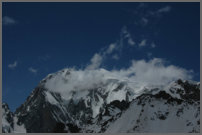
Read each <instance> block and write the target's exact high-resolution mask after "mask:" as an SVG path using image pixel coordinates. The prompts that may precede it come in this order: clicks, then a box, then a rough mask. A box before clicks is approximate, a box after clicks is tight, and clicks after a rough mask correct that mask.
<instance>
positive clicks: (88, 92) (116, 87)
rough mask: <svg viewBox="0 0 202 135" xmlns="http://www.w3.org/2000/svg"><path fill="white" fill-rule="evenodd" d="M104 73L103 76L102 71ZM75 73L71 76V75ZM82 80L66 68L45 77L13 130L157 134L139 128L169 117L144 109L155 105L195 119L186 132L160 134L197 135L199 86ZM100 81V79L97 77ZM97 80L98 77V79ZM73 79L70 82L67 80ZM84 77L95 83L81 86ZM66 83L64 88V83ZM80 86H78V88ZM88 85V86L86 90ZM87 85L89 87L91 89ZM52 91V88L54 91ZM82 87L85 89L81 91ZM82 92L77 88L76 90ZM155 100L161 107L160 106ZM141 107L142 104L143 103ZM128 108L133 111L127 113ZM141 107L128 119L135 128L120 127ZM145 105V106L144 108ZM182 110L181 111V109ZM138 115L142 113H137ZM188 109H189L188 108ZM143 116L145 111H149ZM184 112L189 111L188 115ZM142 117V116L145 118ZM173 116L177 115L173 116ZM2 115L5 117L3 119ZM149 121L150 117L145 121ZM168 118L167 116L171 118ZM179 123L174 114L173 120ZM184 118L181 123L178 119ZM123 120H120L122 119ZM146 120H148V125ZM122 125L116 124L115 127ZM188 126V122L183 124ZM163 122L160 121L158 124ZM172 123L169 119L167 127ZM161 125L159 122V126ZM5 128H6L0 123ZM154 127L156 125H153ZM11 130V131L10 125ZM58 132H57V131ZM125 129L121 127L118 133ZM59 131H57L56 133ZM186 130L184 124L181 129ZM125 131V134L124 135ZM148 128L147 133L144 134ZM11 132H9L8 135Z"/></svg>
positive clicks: (18, 111)
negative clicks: (192, 113)
mask: <svg viewBox="0 0 202 135" xmlns="http://www.w3.org/2000/svg"><path fill="white" fill-rule="evenodd" d="M102 72H105V71H102ZM75 74H76V73H75ZM84 75H86V76H87V77H86V76H82V77H80V78H81V79H79V78H78V84H77V82H73V81H75V76H74V72H72V71H71V70H68V69H64V70H61V71H59V72H57V73H55V74H49V75H48V76H47V77H45V78H44V79H43V80H42V81H40V83H39V85H38V86H37V87H36V88H35V89H34V90H33V91H32V93H31V94H30V96H28V98H27V99H26V101H25V102H24V104H22V105H21V106H20V107H19V108H17V109H16V111H15V113H14V114H13V115H15V117H16V118H17V120H16V123H17V124H15V125H19V126H22V125H23V126H24V130H21V131H25V130H26V132H28V133H40V132H41V133H45V132H89V133H91V132H99V133H101V132H112V133H114V132H160V131H161V129H159V131H158V130H157V129H155V128H153V129H154V130H152V129H149V128H148V127H147V128H145V127H144V126H142V125H145V120H144V119H147V121H146V125H149V127H151V123H152V122H151V121H153V120H151V119H156V121H157V123H158V120H159V119H160V120H163V119H164V120H165V119H166V118H167V117H168V116H169V114H166V113H167V112H168V113H170V112H169V111H167V112H165V113H163V114H162V112H161V113H160V112H159V111H160V110H158V109H157V110H158V111H157V110H156V111H153V109H154V108H155V107H151V105H150V107H149V106H148V105H149V104H150V103H151V102H154V103H156V104H157V105H159V107H160V108H161V109H162V108H169V107H170V108H171V110H172V109H173V108H177V109H176V110H179V108H180V107H181V108H183V107H184V108H185V109H186V108H192V109H193V110H194V111H195V112H196V115H198V116H197V117H193V119H194V120H193V121H192V122H191V123H192V124H190V125H192V126H189V127H192V128H190V129H189V130H188V129H187V130H185V131H184V130H183V128H181V129H175V127H173V129H172V128H171V129H167V130H166V128H165V127H164V128H162V129H164V131H162V132H173V131H177V132H180V131H182V132H200V129H199V127H200V108H199V105H200V83H198V82H192V81H185V80H177V81H174V82H171V83H170V84H168V85H165V86H149V85H142V83H138V82H132V84H131V82H129V81H128V82H127V80H119V79H115V78H112V77H111V78H110V77H104V76H102V75H101V76H102V77H103V78H107V79H103V78H101V79H100V78H94V76H93V77H92V76H89V75H88V74H84ZM97 76H99V75H97ZM99 77H100V76H99ZM72 78H73V79H72ZM83 78H87V79H86V80H88V79H89V78H90V79H95V80H92V81H95V82H96V83H93V82H89V83H90V85H88V84H87V83H88V82H87V83H86V82H85V83H83V82H82V79H83ZM49 82H51V84H50V86H52V84H54V83H55V86H58V87H60V86H61V87H62V88H66V86H68V85H71V82H73V85H72V86H70V87H69V86H68V87H67V88H72V90H66V91H65V90H64V89H61V88H59V90H60V91H57V89H56V90H52V89H50V86H47V84H48V83H49ZM68 83H69V84H68ZM79 83H81V84H79ZM85 85H87V86H85ZM91 85H92V86H91ZM55 86H54V87H53V88H55ZM83 86H84V87H83ZM79 88H81V89H79ZM66 92H67V93H66ZM159 101H162V102H164V104H162V103H160V102H159ZM142 102H143V103H142ZM131 106H134V107H132V108H133V109H130V108H131ZM140 106H141V107H142V109H141V111H140V110H139V111H140V113H139V114H137V115H136V116H133V115H132V116H130V117H131V119H133V118H134V119H133V120H134V121H136V122H135V123H134V122H131V123H130V124H131V125H132V126H134V127H131V126H130V125H128V124H126V123H125V125H128V127H125V125H121V123H123V124H124V122H123V121H125V120H126V119H127V118H125V120H124V119H123V118H124V117H126V116H125V115H126V114H127V113H128V114H131V112H130V110H131V111H132V112H135V114H136V113H137V112H138V109H137V112H136V111H135V110H136V109H135V108H140ZM144 106H148V107H147V108H144ZM153 106H155V104H153ZM182 106H183V107H182ZM148 108H149V111H153V112H154V114H155V118H153V117H154V116H153V115H151V116H150V115H149V114H146V113H145V110H148ZM142 110H143V111H142ZM188 110H189V109H188ZM149 111H148V112H149ZM187 112H189V111H187ZM144 113H145V114H144ZM176 113H177V112H176ZM139 115H141V116H140V118H142V117H143V116H144V119H143V120H139V119H137V118H136V117H137V116H139ZM184 115H185V114H183V115H182V116H181V115H179V121H181V122H183V123H188V122H187V121H184V119H185V118H184ZM3 116H4V115H3ZM149 117H151V118H149ZM170 117H171V116H170ZM175 117H176V119H178V115H177V114H176V115H175ZM181 117H182V118H184V119H180V118H181ZM122 119H123V120H122ZM148 119H149V120H148ZM117 121H121V122H119V123H118V122H117ZM188 121H189V122H190V121H191V120H188ZM160 122H162V121H160ZM172 122H174V121H173V120H171V122H170V124H172ZM162 124H163V123H162ZM4 125H5V124H4ZM4 125H3V132H9V130H5V129H8V128H5V127H6V126H4ZM117 125H118V126H119V129H120V130H117V129H116V128H115V127H117ZM154 125H155V124H154ZM11 127H12V126H11ZM61 127H62V128H61ZM123 127H124V128H123ZM60 128H61V129H60ZM184 128H187V127H186V124H185V126H184ZM126 129H127V130H126ZM144 129H147V130H144ZM10 132H14V131H13V130H10Z"/></svg>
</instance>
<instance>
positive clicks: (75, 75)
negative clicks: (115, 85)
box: [45, 58, 193, 98]
mask: <svg viewBox="0 0 202 135" xmlns="http://www.w3.org/2000/svg"><path fill="white" fill-rule="evenodd" d="M192 77H193V76H192V71H189V70H186V69H184V68H180V67H177V66H174V65H166V62H165V60H163V59H160V58H154V59H151V60H149V61H145V60H132V62H131V65H130V66H129V67H128V68H126V69H119V70H111V71H110V70H106V69H103V68H101V67H97V68H96V69H90V68H85V69H75V68H66V69H64V70H62V71H59V72H58V73H56V75H55V76H53V77H52V78H51V79H49V80H48V81H47V82H46V83H45V87H46V88H48V89H49V90H51V91H54V92H59V93H61V92H62V93H69V92H70V91H72V90H73V91H74V90H87V89H93V88H95V87H99V86H100V85H103V84H106V83H107V82H108V80H109V79H118V80H119V81H129V82H132V83H134V85H135V84H136V83H137V82H138V83H141V85H142V86H147V85H165V84H168V83H170V82H172V81H175V80H177V79H183V80H189V79H192ZM65 95H69V94H65ZM66 98H67V97H66Z"/></svg>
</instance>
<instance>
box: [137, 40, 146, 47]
mask: <svg viewBox="0 0 202 135" xmlns="http://www.w3.org/2000/svg"><path fill="white" fill-rule="evenodd" d="M146 43H147V40H146V39H143V40H142V41H141V42H140V43H139V47H143V46H146Z"/></svg>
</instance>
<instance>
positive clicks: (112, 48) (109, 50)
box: [106, 43, 116, 54]
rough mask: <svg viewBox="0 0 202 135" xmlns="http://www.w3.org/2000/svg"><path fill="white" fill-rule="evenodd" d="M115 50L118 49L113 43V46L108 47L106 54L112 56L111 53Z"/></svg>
mask: <svg viewBox="0 0 202 135" xmlns="http://www.w3.org/2000/svg"><path fill="white" fill-rule="evenodd" d="M115 49H116V44H114V43H112V44H110V45H109V47H108V49H107V51H106V53H107V54H110V53H112V52H113V51H114V50H115Z"/></svg>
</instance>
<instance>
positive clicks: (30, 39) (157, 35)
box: [2, 2, 200, 111]
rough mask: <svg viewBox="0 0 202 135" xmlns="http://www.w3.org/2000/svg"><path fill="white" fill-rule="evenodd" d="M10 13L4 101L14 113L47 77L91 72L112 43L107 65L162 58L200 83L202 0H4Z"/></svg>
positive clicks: (6, 13) (5, 26) (6, 22)
mask: <svg viewBox="0 0 202 135" xmlns="http://www.w3.org/2000/svg"><path fill="white" fill-rule="evenodd" d="M2 16H3V22H2V25H3V26H2V28H3V30H2V36H3V40H2V48H3V54H2V56H3V57H2V58H3V61H2V67H3V71H2V72H3V76H2V78H3V87H2V93H3V98H2V99H3V102H7V103H8V104H9V106H10V108H11V110H12V111H14V110H15V109H16V107H18V106H19V105H20V104H22V103H23V102H24V101H25V100H26V98H27V96H28V95H29V94H30V93H31V91H32V90H33V89H34V88H35V87H36V86H37V84H38V83H39V81H40V80H42V79H43V78H44V77H45V76H46V75H48V74H49V73H53V72H56V71H58V70H61V69H63V68H65V67H76V68H85V67H86V65H88V64H89V63H90V61H91V60H92V57H93V56H94V55H95V54H96V53H98V54H99V53H100V52H102V54H103V50H106V48H107V47H109V46H110V45H111V51H110V49H108V53H106V54H107V58H105V60H104V61H102V64H101V65H100V66H101V67H103V68H106V69H108V70H111V69H114V68H115V69H119V68H127V67H128V66H129V65H130V62H131V60H132V59H135V60H141V59H144V60H146V61H148V60H150V59H152V58H161V59H164V60H166V61H167V62H168V64H172V65H175V66H178V67H182V68H184V69H186V70H193V80H196V81H200V76H199V75H200V3H196V2H195V3H190V2H189V3H181V2H180V3H165V2H163V3H138V2H134V3H41V2H40V3H30V2H29V3H22V2H19V3H12V2H9V3H5V2H4V3H3V13H2ZM112 44H118V47H117V48H116V47H113V45H112ZM114 48H116V50H115V49H114ZM112 50H113V51H112ZM114 50H115V51H114Z"/></svg>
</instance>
